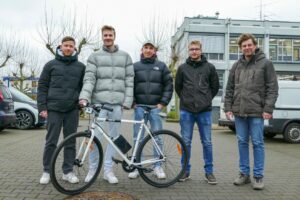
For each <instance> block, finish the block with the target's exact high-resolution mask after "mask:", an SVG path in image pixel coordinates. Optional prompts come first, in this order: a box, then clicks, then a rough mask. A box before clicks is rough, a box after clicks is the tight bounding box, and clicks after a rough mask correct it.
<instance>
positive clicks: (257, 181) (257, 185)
mask: <svg viewBox="0 0 300 200" xmlns="http://www.w3.org/2000/svg"><path fill="white" fill-rule="evenodd" d="M253 178H254V182H253V185H252V187H253V189H254V190H263V189H264V187H265V186H264V183H263V178H262V177H253Z"/></svg>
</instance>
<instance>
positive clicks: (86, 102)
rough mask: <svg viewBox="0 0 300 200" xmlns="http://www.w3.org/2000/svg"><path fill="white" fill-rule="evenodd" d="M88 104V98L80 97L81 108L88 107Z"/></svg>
mask: <svg viewBox="0 0 300 200" xmlns="http://www.w3.org/2000/svg"><path fill="white" fill-rule="evenodd" d="M87 104H88V101H87V100H85V99H80V100H79V106H80V107H81V108H83V107H86V106H87Z"/></svg>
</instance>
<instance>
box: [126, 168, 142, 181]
mask: <svg viewBox="0 0 300 200" xmlns="http://www.w3.org/2000/svg"><path fill="white" fill-rule="evenodd" d="M139 175H140V174H139V171H138V170H136V169H135V170H134V171H133V172H130V173H129V174H128V178H131V179H135V178H137V177H138V176H139Z"/></svg>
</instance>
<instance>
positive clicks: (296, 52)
mask: <svg viewBox="0 0 300 200" xmlns="http://www.w3.org/2000/svg"><path fill="white" fill-rule="evenodd" d="M293 61H296V62H299V61H300V40H294V41H293Z"/></svg>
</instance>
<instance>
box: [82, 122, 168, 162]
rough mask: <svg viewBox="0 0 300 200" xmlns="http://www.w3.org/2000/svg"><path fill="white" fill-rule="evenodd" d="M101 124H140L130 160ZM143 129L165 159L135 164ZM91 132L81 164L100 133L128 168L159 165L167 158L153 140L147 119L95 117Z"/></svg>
mask: <svg viewBox="0 0 300 200" xmlns="http://www.w3.org/2000/svg"><path fill="white" fill-rule="evenodd" d="M101 122H113V123H122V122H123V123H130V124H140V127H139V132H138V135H137V139H136V142H135V144H134V149H133V153H132V156H131V159H130V160H129V159H128V158H127V156H126V154H123V152H122V151H121V150H120V149H119V148H118V146H116V145H115V143H114V142H113V140H112V139H113V138H111V137H110V136H109V135H108V133H106V132H105V131H104V129H103V128H102V126H101V124H100V123H101ZM143 128H144V129H145V132H147V134H149V135H150V137H151V139H152V141H153V144H154V148H155V149H156V150H157V151H158V152H159V154H160V155H162V157H163V158H162V159H148V160H144V161H141V162H139V163H137V162H135V160H134V159H135V157H136V153H137V150H138V143H139V141H140V139H141V136H142V131H143ZM90 131H91V137H90V139H89V141H88V144H87V148H86V149H85V151H84V155H83V157H82V159H81V164H82V163H83V162H84V160H85V158H86V155H87V153H88V151H89V150H90V146H91V145H92V142H93V140H94V138H95V137H96V135H95V133H100V135H101V136H102V135H103V136H104V138H105V139H106V141H108V143H109V144H111V145H112V146H113V148H114V149H115V150H116V151H117V153H118V154H119V155H120V156H121V157H122V159H123V160H124V161H125V162H126V163H127V164H128V166H139V165H145V164H151V163H157V162H161V161H164V160H165V156H164V154H163V152H162V151H161V149H160V148H159V146H158V144H157V143H156V141H155V139H154V138H153V135H152V133H151V131H150V129H149V128H148V126H147V125H146V124H145V119H142V120H141V121H136V120H127V119H121V120H113V119H108V118H99V117H96V116H94V118H93V122H92V123H91V127H90ZM96 139H98V138H97V137H96ZM85 143H86V141H83V142H82V143H81V145H80V148H79V152H78V155H77V156H76V159H78V158H79V156H80V155H81V151H82V149H83V146H84V144H85Z"/></svg>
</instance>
